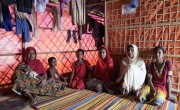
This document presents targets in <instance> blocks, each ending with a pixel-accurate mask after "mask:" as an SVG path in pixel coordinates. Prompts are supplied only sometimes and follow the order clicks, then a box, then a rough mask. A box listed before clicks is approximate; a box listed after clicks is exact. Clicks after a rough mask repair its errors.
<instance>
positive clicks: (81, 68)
mask: <svg viewBox="0 0 180 110" xmlns="http://www.w3.org/2000/svg"><path fill="white" fill-rule="evenodd" d="M89 66H90V64H89V62H88V61H87V60H84V63H82V64H81V65H76V62H74V63H73V64H72V68H74V77H73V79H72V83H71V87H72V88H77V89H84V88H85V84H84V80H85V77H86V74H87V68H88V67H89Z"/></svg>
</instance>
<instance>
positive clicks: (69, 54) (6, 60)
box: [0, 6, 97, 89]
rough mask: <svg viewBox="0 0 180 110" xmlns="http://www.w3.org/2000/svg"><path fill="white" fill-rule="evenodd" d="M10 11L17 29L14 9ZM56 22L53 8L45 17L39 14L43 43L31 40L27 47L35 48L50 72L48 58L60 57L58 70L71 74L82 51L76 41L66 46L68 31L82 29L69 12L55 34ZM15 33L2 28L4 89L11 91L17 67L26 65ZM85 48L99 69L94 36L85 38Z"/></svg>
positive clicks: (0, 55)
mask: <svg viewBox="0 0 180 110" xmlns="http://www.w3.org/2000/svg"><path fill="white" fill-rule="evenodd" d="M10 10H11V15H12V16H13V20H12V21H13V23H14V25H15V22H14V21H15V20H14V11H13V7H12V6H11V7H10ZM52 20H53V15H52V13H51V10H50V8H47V10H46V12H45V13H39V15H38V25H39V27H40V29H39V33H40V35H39V39H36V38H34V37H31V42H30V43H25V47H28V46H33V47H35V48H36V50H37V53H38V55H37V58H38V59H40V60H41V61H42V62H43V65H44V66H45V68H48V58H49V57H52V56H54V57H56V59H57V64H58V66H57V69H58V71H59V72H60V73H62V74H63V73H66V72H70V71H71V64H72V62H74V61H75V60H76V55H75V51H76V50H77V49H78V48H79V47H80V45H79V42H78V43H77V44H75V43H74V42H73V38H72V37H71V39H70V43H66V39H67V29H70V30H76V31H78V28H77V26H74V25H72V23H71V16H70V15H69V10H68V9H65V12H64V15H63V17H62V27H61V29H60V30H59V31H57V32H54V31H53V30H52ZM15 32H16V27H14V28H13V31H11V32H6V31H5V29H3V28H0V89H2V88H8V87H9V86H7V84H9V83H11V81H10V78H11V75H12V74H13V71H14V69H15V67H16V66H17V65H18V64H19V62H21V61H22V40H21V38H20V37H18V36H17V35H16V34H15ZM77 38H78V36H77ZM81 48H82V49H84V50H86V51H85V59H87V60H88V61H89V62H90V63H91V65H95V63H96V60H97V59H96V58H97V51H96V47H95V42H94V39H93V38H92V36H91V34H83V35H82V47H81Z"/></svg>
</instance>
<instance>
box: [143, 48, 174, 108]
mask: <svg viewBox="0 0 180 110" xmlns="http://www.w3.org/2000/svg"><path fill="white" fill-rule="evenodd" d="M153 55H154V58H155V61H154V62H152V63H151V64H150V67H149V69H148V85H147V86H145V87H144V88H143V89H142V90H141V92H140V102H141V103H144V102H145V101H147V100H146V99H147V98H150V100H149V102H148V103H151V104H154V105H157V106H160V105H161V104H162V103H163V102H164V101H165V99H166V97H167V99H169V100H172V101H175V99H173V96H172V94H171V76H172V71H173V65H172V62H171V61H169V60H165V59H164V48H163V47H161V46H157V47H155V48H154V50H153ZM171 96H172V97H171Z"/></svg>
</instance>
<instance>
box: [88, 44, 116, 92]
mask: <svg viewBox="0 0 180 110" xmlns="http://www.w3.org/2000/svg"><path fill="white" fill-rule="evenodd" d="M98 56H99V59H98V62H97V64H96V67H95V72H94V78H93V79H90V80H88V81H87V82H86V87H87V89H90V90H94V91H96V92H102V90H103V84H104V83H106V82H110V81H112V79H113V78H112V69H113V67H114V64H113V59H112V58H111V57H110V53H109V51H108V49H107V47H106V46H104V45H102V46H101V47H100V48H99V52H98Z"/></svg>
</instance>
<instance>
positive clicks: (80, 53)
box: [76, 51, 84, 59]
mask: <svg viewBox="0 0 180 110" xmlns="http://www.w3.org/2000/svg"><path fill="white" fill-rule="evenodd" d="M76 56H77V58H78V59H83V56H84V55H83V52H81V51H79V52H78V53H77V54H76Z"/></svg>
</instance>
